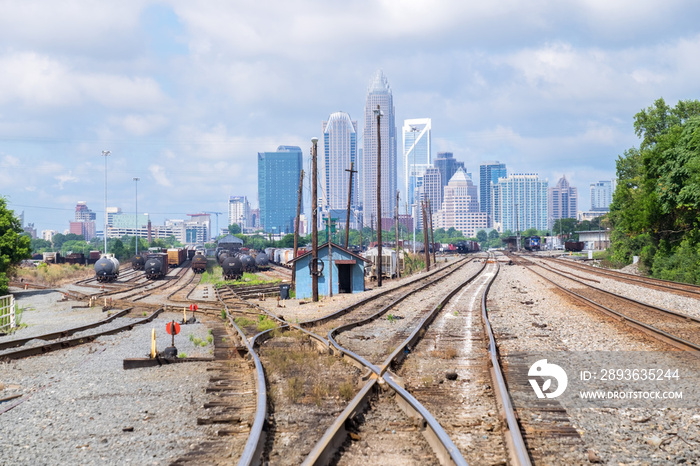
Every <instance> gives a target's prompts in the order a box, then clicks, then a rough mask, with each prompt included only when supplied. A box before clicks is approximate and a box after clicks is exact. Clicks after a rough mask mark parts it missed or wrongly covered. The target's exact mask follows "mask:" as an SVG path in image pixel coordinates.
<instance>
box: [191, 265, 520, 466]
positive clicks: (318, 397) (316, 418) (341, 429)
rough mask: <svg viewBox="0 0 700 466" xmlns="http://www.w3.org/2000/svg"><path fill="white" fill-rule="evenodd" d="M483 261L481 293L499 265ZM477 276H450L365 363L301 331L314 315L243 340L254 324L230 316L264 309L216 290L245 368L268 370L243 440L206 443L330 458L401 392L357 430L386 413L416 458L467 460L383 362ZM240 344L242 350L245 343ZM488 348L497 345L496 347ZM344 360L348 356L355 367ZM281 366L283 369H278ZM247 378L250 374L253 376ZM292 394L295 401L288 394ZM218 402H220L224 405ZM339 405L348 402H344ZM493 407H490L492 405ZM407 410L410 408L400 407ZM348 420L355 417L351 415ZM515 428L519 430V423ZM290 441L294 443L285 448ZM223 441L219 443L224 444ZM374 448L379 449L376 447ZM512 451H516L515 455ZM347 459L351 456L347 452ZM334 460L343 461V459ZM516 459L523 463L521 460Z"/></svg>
mask: <svg viewBox="0 0 700 466" xmlns="http://www.w3.org/2000/svg"><path fill="white" fill-rule="evenodd" d="M461 265H463V264H461ZM486 266H487V263H486V261H484V263H483V264H481V267H480V272H481V271H483V270H484V269H485V268H486ZM488 266H489V267H490V269H489V270H491V271H490V272H489V273H487V274H486V275H488V276H489V280H486V279H484V278H481V280H482V281H479V282H478V283H477V284H476V285H475V290H476V291H475V293H477V294H478V293H479V292H481V293H483V294H484V296H485V293H486V287H487V286H488V285H487V282H489V283H490V281H492V280H493V278H494V277H495V273H494V272H493V271H492V270H493V268H494V267H496V265H495V264H494V263H493V262H492V263H491V264H488ZM455 268H458V267H455ZM474 268H476V267H474ZM453 273H454V270H448V271H445V270H442V273H437V271H436V272H435V276H432V277H430V278H428V279H427V280H426V277H424V276H423V277H419V278H418V279H416V280H413V281H412V282H411V283H409V284H408V285H407V286H405V287H403V288H407V287H408V288H418V287H422V288H425V287H428V286H430V285H429V284H426V283H425V282H426V281H428V280H430V281H433V282H440V281H442V280H445V279H446V277H450V276H451V275H452V274H453ZM478 275H479V273H475V274H473V275H471V276H470V277H468V278H467V279H466V280H465V279H464V278H462V279H460V280H458V279H456V278H455V277H453V278H455V280H452V281H457V282H460V283H459V284H458V286H454V283H453V289H452V290H451V292H450V293H447V296H445V294H446V293H442V295H441V296H440V297H439V298H440V299H437V300H436V302H435V303H433V304H434V305H433V306H432V308H431V309H430V312H429V313H427V314H424V315H422V316H421V318H418V319H413V322H412V325H411V326H412V327H414V331H413V332H412V333H411V334H410V335H409V336H408V337H405V339H404V341H403V342H402V343H401V344H400V345H399V347H398V348H397V349H396V350H395V351H394V353H393V354H391V355H390V356H389V357H387V358H385V360H384V361H383V362H382V363H378V364H372V363H369V364H367V363H366V362H363V361H362V359H363V358H362V357H359V356H357V357H353V356H350V357H348V356H349V355H352V352H351V351H349V350H348V349H345V348H342V347H338V346H335V347H333V350H332V352H333V353H335V356H331V355H329V350H330V347H329V340H326V339H325V338H323V337H321V336H319V335H317V334H313V333H311V332H309V331H308V330H306V328H313V327H314V325H313V322H307V323H305V324H306V328H302V327H301V326H296V325H292V326H291V327H294V328H291V329H290V326H289V325H288V324H286V323H284V322H283V321H279V322H278V323H279V326H278V327H277V328H276V329H273V330H270V331H265V332H260V333H257V334H256V335H255V336H253V337H252V339H250V341H248V340H249V339H248V338H247V337H246V333H247V334H248V335H252V334H253V333H254V331H253V330H252V329H247V330H246V329H241V328H239V327H238V326H237V325H236V324H235V321H234V317H233V316H236V315H241V314H242V315H243V316H246V315H248V316H249V315H253V314H258V315H261V312H267V311H262V310H261V309H260V308H259V307H257V306H256V305H255V304H254V303H250V302H247V301H246V300H245V299H241V298H240V297H239V296H237V295H236V294H235V293H234V292H233V291H232V290H230V289H226V288H224V289H220V290H218V293H219V295H220V299H221V301H222V303H224V305H225V308H226V310H227V318H228V320H229V325H230V327H228V328H229V329H235V331H236V334H237V335H238V339H237V340H236V341H237V343H236V345H235V346H236V352H237V353H238V354H244V355H245V357H246V358H247V359H248V361H249V363H248V367H249V368H250V370H251V371H252V370H253V367H254V368H255V371H256V372H257V373H260V374H262V373H263V367H265V368H266V370H267V371H268V372H267V374H266V377H264V376H262V377H261V376H259V377H258V378H257V380H256V384H257V387H258V390H257V403H256V405H257V410H256V414H255V418H254V420H253V422H252V426H251V429H250V433H249V436H248V439H247V442H246V445H245V446H244V447H242V445H241V443H242V442H241V438H240V436H239V438H237V439H229V442H224V444H223V445H227V447H221V446H220V447H212V448H210V450H211V451H219V452H222V451H225V455H226V457H227V458H229V459H228V461H230V460H231V459H233V460H235V459H236V458H237V454H238V453H237V452H240V451H241V448H243V453H240V457H239V464H256V463H258V462H270V463H275V464H299V463H300V462H302V461H303V462H304V463H305V464H316V463H317V462H319V461H320V462H324V461H326V460H328V459H329V458H332V457H333V456H334V455H335V454H336V451H337V447H338V446H339V445H340V444H342V443H343V442H344V441H345V440H346V438H347V435H346V434H347V432H346V431H345V426H346V425H351V424H352V423H354V422H357V421H358V420H360V419H363V415H362V414H361V413H363V412H365V411H364V410H365V407H366V406H367V404H368V403H370V402H372V403H376V402H377V401H378V400H380V399H381V398H382V397H384V398H390V399H394V398H395V399H400V400H402V401H400V402H399V403H397V404H394V403H379V404H377V405H376V406H375V409H373V410H371V411H369V413H373V414H374V413H383V414H382V416H379V417H376V418H374V421H372V420H369V421H368V422H366V423H362V424H353V425H354V426H355V427H354V428H355V430H356V431H357V429H358V428H359V427H360V426H369V425H372V422H375V423H379V424H377V425H385V424H383V423H384V421H385V420H386V417H385V416H389V417H390V418H391V419H392V420H390V421H388V422H389V423H390V424H389V425H390V426H392V427H393V428H392V429H391V431H393V433H391V434H389V433H387V434H385V435H386V436H387V439H386V441H389V442H391V441H392V439H393V440H396V438H397V437H395V435H401V436H404V437H408V438H409V439H411V440H407V441H408V442H410V443H411V444H412V445H413V447H412V450H413V451H414V453H415V458H417V459H418V460H420V461H421V463H422V464H430V463H431V462H433V463H437V462H439V461H443V462H446V463H454V464H466V463H465V462H464V459H463V458H462V456H461V455H460V453H459V450H458V448H457V447H456V446H455V445H454V444H453V443H452V441H451V440H450V437H449V435H448V434H446V433H445V430H444V429H443V428H442V427H441V425H440V423H439V422H438V421H436V419H435V418H434V417H433V416H432V415H431V413H430V412H428V410H427V409H425V408H424V407H423V406H422V405H421V404H420V403H419V402H418V401H417V400H416V399H415V398H414V397H413V395H412V394H411V393H409V392H408V391H407V390H405V389H404V388H403V386H402V379H401V378H400V377H397V376H394V375H393V374H392V373H391V372H389V371H388V369H389V367H391V366H392V364H393V365H397V367H398V364H399V361H401V360H402V359H403V358H404V357H405V354H406V353H405V351H404V349H405V348H407V347H409V348H412V347H414V345H417V344H418V342H419V341H421V337H423V336H424V335H425V333H426V331H425V330H424V329H425V328H426V327H428V326H429V324H430V322H431V321H432V320H433V319H434V318H435V316H436V315H438V314H440V313H441V311H442V313H443V314H444V313H445V312H450V311H451V309H449V310H448V309H446V308H445V306H446V304H447V302H448V301H449V300H450V299H451V298H452V297H453V296H454V295H455V294H456V293H457V292H458V291H459V290H460V289H461V288H462V286H464V285H466V284H467V283H468V282H471V281H474V280H475V279H476V277H477V276H478ZM482 275H483V274H482ZM483 280H486V281H483ZM417 282H421V283H417ZM389 291H390V290H387V292H386V293H382V294H381V295H378V296H375V297H373V298H372V300H381V299H382V298H383V297H385V295H386V294H390V293H389ZM402 291H403V292H401V291H400V292H399V293H398V296H396V295H395V296H393V301H397V299H398V301H399V302H401V301H403V300H404V299H406V297H405V296H402V295H410V294H411V291H408V292H406V290H405V289H404V290H402ZM438 294H439V293H438ZM372 300H363V301H362V305H369V304H370V303H369V302H370V301H372ZM395 304H398V303H395ZM424 304H425V303H424ZM351 307H352V309H345V310H343V312H339V313H336V314H337V315H333V317H331V318H330V319H328V318H322V319H317V321H319V322H322V323H323V324H324V325H325V324H328V322H329V320H337V319H339V318H340V317H341V316H345V315H346V314H348V313H350V312H352V311H353V309H355V308H356V307H357V306H351ZM378 307H380V308H381V309H384V308H385V307H386V306H376V305H374V309H375V313H376V309H377V308H378ZM423 307H426V306H423ZM478 308H479V306H478V305H477V306H474V305H472V306H471V309H472V310H471V312H475V311H474V309H477V311H476V312H478ZM380 312H381V310H380ZM385 312H386V310H385ZM268 315H270V317H274V316H273V315H272V314H269V313H268ZM355 318H357V316H355ZM368 320H369V321H373V320H375V319H372V318H369V319H368ZM399 320H402V319H399ZM314 330H315V329H314ZM329 335H330V334H329ZM403 336H405V335H403ZM244 345H245V349H244V348H243V346H244ZM255 348H258V352H259V353H260V357H259V358H258V356H257V354H256V352H255ZM385 349H386V348H385ZM493 351H495V347H494V350H493ZM338 355H344V356H346V357H344V358H342V359H338V358H337V356H338ZM409 357H410V355H409ZM482 357H483V356H482ZM234 359H235V358H234ZM344 361H351V362H352V366H351V365H348V364H347V363H345V362H344ZM488 365H489V364H487V363H486V362H484V363H483V364H482V371H483V370H484V368H487V367H488ZM280 366H281V367H282V368H283V369H280ZM285 367H286V368H287V369H289V370H291V372H290V373H287V374H285V373H284V368H285ZM302 368H307V369H308V372H303V369H302ZM295 371H296V372H295ZM217 377H219V378H220V379H224V380H232V379H233V375H232V374H228V375H227V374H223V375H221V374H219V375H218V376H217ZM501 378H502V376H501ZM248 380H249V381H250V379H248ZM300 380H301V381H302V382H306V383H307V386H304V385H302V386H299V385H298V384H299V381H300ZM328 380H333V381H334V382H332V383H327V381H328ZM249 383H250V382H248V384H249ZM246 386H249V385H246ZM379 387H382V388H379ZM266 394H270V395H271V396H270V397H269V398H266V397H265V395H266ZM251 396H252V394H251V393H246V394H238V397H235V398H233V399H231V400H229V402H228V406H230V405H232V404H238V405H241V406H246V407H247V408H246V409H250V407H251V406H252V405H253V400H252V398H251ZM295 397H296V400H291V399H292V398H295ZM244 398H245V400H246V401H245V402H244V401H243V399H244ZM287 398H289V399H290V400H291V402H290V403H285V402H284V399H287ZM350 398H351V401H350V403H349V404H347V405H345V404H343V403H342V402H339V401H338V400H339V399H350ZM505 399H506V401H507V400H508V397H507V393H506V395H505ZM494 403H495V402H494ZM212 406H213V405H212ZM217 406H218V407H220V408H224V407H223V406H221V405H217ZM267 407H270V408H271V411H270V412H268V411H267ZM314 407H315V408H314ZM343 407H345V408H344V409H343ZM226 409H228V408H226ZM493 411H495V408H494V410H493ZM329 412H330V413H336V414H337V413H340V415H339V416H338V417H336V418H335V421H333V417H332V416H331V417H330V419H329V416H328V413H329ZM406 412H408V413H409V414H405V413H406ZM245 413H246V415H244V416H238V418H243V417H245V418H247V419H248V422H247V424H248V425H250V421H249V420H250V416H251V413H250V411H245ZM358 415H359V416H358ZM399 418H400V419H399ZM511 418H512V419H513V420H514V419H515V416H514V415H512V416H511ZM348 419H352V420H350V421H348ZM329 422H332V425H331V426H328V428H327V424H329ZM459 425H461V426H462V428H465V429H469V428H470V427H473V426H469V425H468V423H462V424H459ZM264 426H267V429H266V430H263V427H264ZM450 429H454V425H452V424H451V425H450ZM237 430H240V431H245V430H246V429H245V427H243V428H241V427H238V428H237ZM497 430H498V431H499V433H498V434H494V435H501V434H500V432H501V431H504V432H510V431H511V429H509V428H508V427H505V426H500V427H499V428H498V429H497ZM513 431H514V432H517V433H519V428H518V426H517V423H516V424H515V429H514V430H513ZM324 432H325V434H324ZM426 432H427V434H426ZM353 434H354V435H361V434H358V433H356V432H353ZM380 435H382V434H380ZM392 436H394V437H392ZM317 439H320V440H318V441H317ZM324 439H325V440H324ZM511 443H512V442H511ZM521 443H522V442H521ZM292 445H293V448H290V447H291V446H292ZM210 447H211V445H210ZM423 447H425V449H426V451H427V449H428V448H432V449H433V450H434V451H435V452H436V453H434V454H427V453H425V452H422V451H421V450H422V449H423ZM221 448H224V450H222V449H221ZM196 450H197V451H198V452H199V453H197V455H199V456H197V457H196V458H197V460H198V461H200V460H202V459H203V458H205V461H210V460H211V461H214V460H215V459H216V458H217V457H218V456H217V455H216V454H215V455H213V456H206V457H205V456H202V455H205V451H206V450H207V449H206V448H204V447H202V448H197V449H196ZM372 452H373V453H376V451H375V449H374V448H373V449H372ZM193 454H194V453H193ZM501 455H502V456H505V455H507V453H504V452H501ZM514 457H515V458H517V455H516V456H514ZM187 458H189V459H190V460H191V459H194V458H195V457H194V456H192V455H188V457H187ZM187 458H183V462H187ZM347 458H350V457H349V456H348V457H347ZM396 458H398V457H396ZM396 458H394V459H396ZM525 458H527V453H525ZM336 459H337V458H336ZM221 462H222V460H220V459H219V460H218V461H216V462H215V464H219V463H221ZM339 464H343V462H342V459H341V460H340V462H339ZM519 464H528V463H527V462H522V463H519Z"/></svg>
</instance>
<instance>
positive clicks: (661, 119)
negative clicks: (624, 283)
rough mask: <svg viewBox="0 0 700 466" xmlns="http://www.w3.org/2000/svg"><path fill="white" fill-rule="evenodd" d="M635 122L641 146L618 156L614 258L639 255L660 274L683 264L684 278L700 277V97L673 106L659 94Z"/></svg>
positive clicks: (624, 259)
mask: <svg viewBox="0 0 700 466" xmlns="http://www.w3.org/2000/svg"><path fill="white" fill-rule="evenodd" d="M634 128H635V133H636V134H637V136H638V137H640V138H641V144H640V147H639V149H636V148H632V149H630V150H628V151H626V152H625V154H624V155H623V156H620V157H618V160H617V176H618V186H617V188H616V190H615V193H614V196H613V203H612V204H611V206H610V214H609V216H608V220H609V222H610V225H611V227H612V232H611V243H612V245H611V246H612V258H613V260H617V261H619V262H622V263H629V262H630V261H631V259H632V256H633V255H638V256H640V258H641V261H642V264H643V265H644V266H646V267H647V268H648V269H650V270H651V271H652V273H653V274H654V275H655V276H665V277H668V276H673V275H674V273H675V272H673V271H674V270H676V269H677V268H679V267H682V268H684V269H685V272H684V273H683V274H681V275H682V278H683V279H684V280H688V281H697V280H695V279H693V278H692V277H693V276H694V272H693V267H690V266H689V265H688V260H691V259H692V258H693V257H696V256H697V254H694V253H692V251H697V250H698V247H699V246H700V219H699V218H698V215H697V212H698V209H699V208H700V102H699V101H697V100H695V101H681V102H678V104H677V105H676V106H675V107H674V108H671V107H670V106H669V105H667V104H666V103H665V102H664V100H663V99H658V100H656V101H655V102H654V105H652V106H650V107H649V108H647V109H645V110H642V111H640V112H639V113H637V114H636V115H635V118H634ZM674 256H676V258H674ZM686 272H687V273H686Z"/></svg>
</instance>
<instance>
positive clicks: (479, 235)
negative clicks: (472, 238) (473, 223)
mask: <svg viewBox="0 0 700 466" xmlns="http://www.w3.org/2000/svg"><path fill="white" fill-rule="evenodd" d="M487 239H488V235H487V234H486V231H484V230H479V231H477V232H476V240H477V241H478V242H479V243H485V242H486V240H487Z"/></svg>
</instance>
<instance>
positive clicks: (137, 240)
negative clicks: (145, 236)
mask: <svg viewBox="0 0 700 466" xmlns="http://www.w3.org/2000/svg"><path fill="white" fill-rule="evenodd" d="M140 179H141V178H139V177H137V176H135V177H134V186H136V231H135V233H136V247H135V249H134V250H135V251H136V252H135V255H137V256H138V254H139V180H140Z"/></svg>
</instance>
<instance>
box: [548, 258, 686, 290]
mask: <svg viewBox="0 0 700 466" xmlns="http://www.w3.org/2000/svg"><path fill="white" fill-rule="evenodd" d="M538 259H544V260H546V261H547V262H549V263H550V267H551V268H555V267H552V265H551V264H552V263H557V264H560V265H564V266H566V267H569V268H574V269H577V270H581V271H583V272H586V273H590V274H595V275H598V276H604V277H610V278H613V279H615V280H618V281H623V282H626V283H631V284H633V285H639V286H643V287H646V288H651V289H654V290H661V291H665V292H669V293H675V294H677V295H680V296H686V297H689V298H696V299H700V286H698V285H692V284H689V283H679V282H673V281H670V280H661V279H658V278H652V277H638V276H634V275H630V274H628V273H623V272H618V271H616V270H609V269H604V268H602V267H592V266H590V265H583V264H578V263H576V262H574V261H572V260H569V259H550V258H549V257H544V256H543V257H538Z"/></svg>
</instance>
